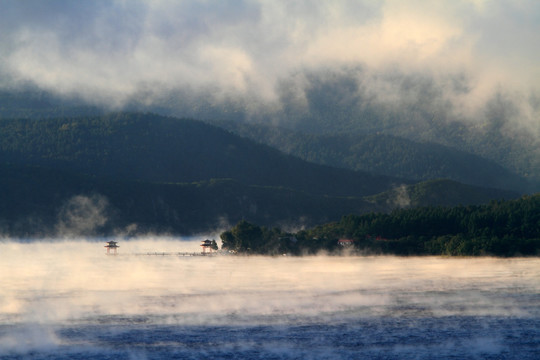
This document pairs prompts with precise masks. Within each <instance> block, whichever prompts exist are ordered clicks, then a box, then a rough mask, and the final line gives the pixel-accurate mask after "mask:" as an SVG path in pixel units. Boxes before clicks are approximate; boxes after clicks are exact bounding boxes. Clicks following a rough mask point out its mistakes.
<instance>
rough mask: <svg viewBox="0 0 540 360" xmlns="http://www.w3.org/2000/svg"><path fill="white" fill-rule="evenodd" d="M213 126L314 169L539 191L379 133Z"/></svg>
mask: <svg viewBox="0 0 540 360" xmlns="http://www.w3.org/2000/svg"><path fill="white" fill-rule="evenodd" d="M214 123H215V124H217V125H219V126H222V127H224V128H226V129H229V130H230V131H232V132H234V133H236V134H239V135H241V136H244V137H247V138H250V139H252V140H255V141H259V142H262V143H264V144H267V145H270V146H272V147H275V148H277V149H279V150H281V151H283V152H285V153H288V154H292V155H295V156H298V157H299V158H301V159H304V160H307V161H309V162H313V163H317V164H323V165H332V166H337V167H342V168H345V169H352V170H361V171H367V172H370V173H375V174H382V175H392V176H397V177H402V178H407V179H414V180H418V181H420V180H431V179H439V178H445V179H451V180H454V181H458V182H462V183H465V184H471V185H477V186H484V187H492V188H499V189H512V190H514V191H518V192H521V193H528V192H531V191H533V192H534V191H537V190H540V185H539V184H534V183H532V182H529V181H528V180H526V179H525V178H522V177H520V176H518V175H516V174H515V173H512V172H510V171H509V170H507V169H505V168H503V167H502V166H501V165H498V164H496V163H495V162H493V161H490V160H487V159H485V158H482V157H480V156H477V155H473V154H470V153H467V152H465V151H462V150H460V149H455V148H451V147H448V146H443V145H440V144H436V143H432V142H416V141H412V140H408V139H404V138H400V137H396V136H391V135H385V134H381V133H368V134H351V133H341V134H332V135H323V134H307V133H302V132H297V131H292V130H288V129H286V128H283V127H277V126H264V125H262V124H251V123H249V124H248V123H241V122H237V121H236V122H234V121H228V122H226V121H214Z"/></svg>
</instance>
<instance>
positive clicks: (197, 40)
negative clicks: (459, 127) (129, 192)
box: [0, 0, 540, 130]
mask: <svg viewBox="0 0 540 360" xmlns="http://www.w3.org/2000/svg"><path fill="white" fill-rule="evenodd" d="M3 7H4V11H2V13H1V15H0V17H1V20H2V21H1V24H2V25H0V27H1V30H2V33H3V38H2V40H1V41H0V49H1V50H2V56H1V57H0V69H1V71H2V73H3V74H4V83H9V84H11V85H13V84H17V83H28V82H30V83H34V84H36V85H38V86H39V87H42V88H44V89H47V90H52V91H55V92H57V93H59V94H63V95H77V96H81V97H83V98H84V99H87V100H89V101H92V102H97V103H101V104H106V105H110V106H116V107H118V106H122V105H123V104H125V103H126V102H128V101H130V100H132V99H133V98H138V99H139V100H141V101H143V102H145V103H146V104H149V103H152V102H153V101H154V100H155V99H157V98H159V97H161V96H164V94H166V93H168V92H171V91H183V92H186V91H187V92H188V93H191V94H192V95H193V96H201V97H205V98H206V100H208V99H207V98H208V97H209V96H210V97H211V98H212V99H211V100H210V102H212V101H214V102H217V103H222V102H224V101H230V100H231V99H236V101H240V103H242V104H244V105H243V106H247V104H248V103H249V104H251V105H250V106H251V107H252V109H251V110H250V112H251V113H252V114H253V113H256V112H261V111H266V110H267V109H268V107H274V108H277V109H280V108H282V107H283V103H282V102H281V100H280V99H282V98H283V93H281V90H282V86H281V85H280V84H282V83H283V82H284V81H285V82H287V81H289V80H290V79H291V77H292V78H294V77H295V76H297V74H301V73H302V72H305V71H319V70H321V69H335V70H336V71H339V68H340V67H342V66H360V67H362V69H363V73H362V74H361V78H362V81H363V82H364V84H365V86H366V88H368V89H369V90H370V91H371V92H372V93H373V94H374V97H375V99H377V101H382V102H383V103H384V102H390V103H395V100H396V98H398V100H403V96H404V95H403V91H400V90H399V88H400V86H401V84H400V82H399V81H398V82H395V81H390V80H388V79H389V78H390V79H391V78H392V76H393V75H392V74H401V76H405V77H407V76H418V75H420V76H422V77H425V78H429V79H431V81H433V86H434V87H435V88H437V89H438V91H439V92H440V94H439V98H440V101H441V102H448V103H449V104H451V105H452V113H451V114H452V116H453V117H455V118H459V119H462V118H463V117H469V118H478V117H479V116H481V115H482V114H483V113H484V111H485V106H486V103H487V102H488V101H490V99H492V98H493V97H494V96H495V94H497V93H501V92H502V93H504V94H505V96H507V97H509V98H511V100H512V102H513V103H514V104H516V106H517V108H518V109H519V113H518V114H517V115H516V116H515V119H513V120H515V121H516V122H518V123H521V124H522V125H523V126H527V127H529V128H531V129H533V128H534V129H535V130H538V129H536V128H535V127H536V126H537V124H536V123H537V121H536V119H537V117H538V106H537V105H535V104H536V103H537V102H534V101H532V100H531V97H532V98H537V97H538V91H539V89H538V80H537V79H538V78H540V69H539V65H538V62H537V61H536V60H537V59H538V58H539V55H540V45H539V44H540V41H538V35H537V34H539V33H540V21H539V18H540V3H538V2H536V1H532V0H530V1H520V2H515V1H503V0H491V1H472V0H470V1H466V0H461V1H438V2H430V1H420V0H416V1H408V2H403V1H395V0H387V1H380V2H379V1H367V0H366V1H346V0H343V1H333V2H331V3H327V2H313V1H300V2H293V3H291V2H287V1H262V0H261V1H220V2H203V1H182V2H168V1H148V2H147V1H137V2H124V1H113V2H101V1H98V2H91V3H85V4H80V3H74V2H69V1H53V2H46V3H43V2H39V1H37V2H34V1H25V2H15V1H14V2H8V3H5V4H4V5H3ZM304 79H305V78H304ZM455 79H461V80H460V86H459V89H460V91H456V81H455ZM296 87H297V90H298V91H299V92H300V93H299V94H297V95H296V97H298V98H299V99H301V98H302V97H303V95H302V94H301V92H302V91H306V89H305V87H303V85H302V84H300V86H298V85H296ZM463 89H466V91H462V90H463ZM141 94H144V96H141ZM197 94H199V95H197ZM407 96H415V95H414V94H413V95H410V94H408V95H407ZM416 96H420V95H418V94H417V95H416ZM405 100H406V101H408V100H407V99H405ZM415 101H419V100H418V99H416V100H415ZM253 104H258V105H256V106H255V105H253Z"/></svg>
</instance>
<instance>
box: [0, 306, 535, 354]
mask: <svg viewBox="0 0 540 360" xmlns="http://www.w3.org/2000/svg"><path fill="white" fill-rule="evenodd" d="M146 321H147V319H144V318H136V319H103V320H102V322H106V323H105V324H92V325H77V326H67V325H63V326H57V327H54V328H52V329H49V331H51V330H52V331H54V333H55V334H56V336H57V337H58V340H59V345H56V346H54V347H51V348H47V347H44V348H41V349H34V350H32V349H30V350H28V351H24V352H12V353H9V352H8V353H4V354H3V355H2V359H201V358H214V359H216V358H219V359H358V358H363V359H433V358H444V359H538V358H539V355H540V320H539V319H518V318H507V317H463V316H451V317H443V318H415V317H397V318H395V317H375V318H353V319H347V320H343V319H340V320H336V321H334V322H332V321H328V320H327V321H326V322H324V323H320V322H317V321H309V320H306V319H303V320H302V321H297V320H294V319H292V320H291V321H285V322H284V323H282V324H279V325H249V326H238V325H233V326H226V325H221V326H204V325H202V326H178V325H153V324H147V323H146ZM19 330H20V329H19ZM10 331H18V329H17V326H2V328H1V332H0V335H2V334H5V333H6V332H10Z"/></svg>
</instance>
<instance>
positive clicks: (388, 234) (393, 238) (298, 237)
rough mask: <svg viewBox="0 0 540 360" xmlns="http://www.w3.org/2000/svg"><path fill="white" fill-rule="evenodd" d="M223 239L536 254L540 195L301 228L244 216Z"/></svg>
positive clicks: (295, 248)
mask: <svg viewBox="0 0 540 360" xmlns="http://www.w3.org/2000/svg"><path fill="white" fill-rule="evenodd" d="M221 239H222V241H223V248H224V249H228V250H230V251H234V252H238V253H247V254H271V255H278V254H292V255H299V254H316V253H319V252H322V251H324V252H330V253H335V254H340V253H343V252H346V253H358V254H394V255H459V256H478V255H491V256H536V255H538V254H539V253H540V195H534V196H525V197H522V198H520V199H518V200H512V201H492V202H490V203H489V204H487V205H481V206H456V207H418V208H414V209H401V210H396V211H393V212H391V213H388V214H383V213H370V214H364V215H347V216H344V217H342V218H341V220H340V221H338V222H332V223H328V224H325V225H320V226H316V227H314V228H310V229H307V230H301V231H298V232H296V233H287V232H283V231H282V230H281V229H279V228H266V227H261V226H258V225H254V224H251V223H248V222H246V221H241V222H240V223H238V224H237V225H236V226H235V227H233V228H231V229H230V230H227V231H225V232H223V233H222V234H221ZM340 240H341V244H340ZM344 240H345V241H344Z"/></svg>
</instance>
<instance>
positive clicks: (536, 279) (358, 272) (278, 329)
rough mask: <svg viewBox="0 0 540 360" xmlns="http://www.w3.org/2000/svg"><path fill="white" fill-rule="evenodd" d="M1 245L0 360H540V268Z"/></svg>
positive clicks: (494, 262)
mask: <svg viewBox="0 0 540 360" xmlns="http://www.w3.org/2000/svg"><path fill="white" fill-rule="evenodd" d="M198 244H199V242H198V241H181V240H179V239H164V238H145V239H140V240H133V241H129V242H126V241H123V242H120V243H119V245H120V246H121V247H120V249H119V250H120V253H119V255H118V256H106V255H105V254H104V253H105V251H104V248H103V245H104V243H101V242H96V241H83V240H61V241H60V240H56V241H40V242H32V243H20V242H14V241H4V242H2V243H0V257H1V261H0V280H1V289H2V290H1V293H0V358H2V359H47V358H50V359H92V358H95V359H103V358H111V359H112V358H114V359H171V358H172V359H174V358H178V359H186V358H193V359H196V358H223V359H233V358H234V359H253V358H263V359H295V358H296V359H310V358H311V359H336V358H339V359H358V358H365V359H432V358H447V359H538V358H540V345H539V344H540V259H537V258H519V259H496V258H440V257H412V258H400V257H330V256H313V257H301V258H294V257H236V256H218V257H178V256H137V255H135V254H138V253H144V252H148V251H165V252H178V251H199V249H200V247H199V246H198Z"/></svg>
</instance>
